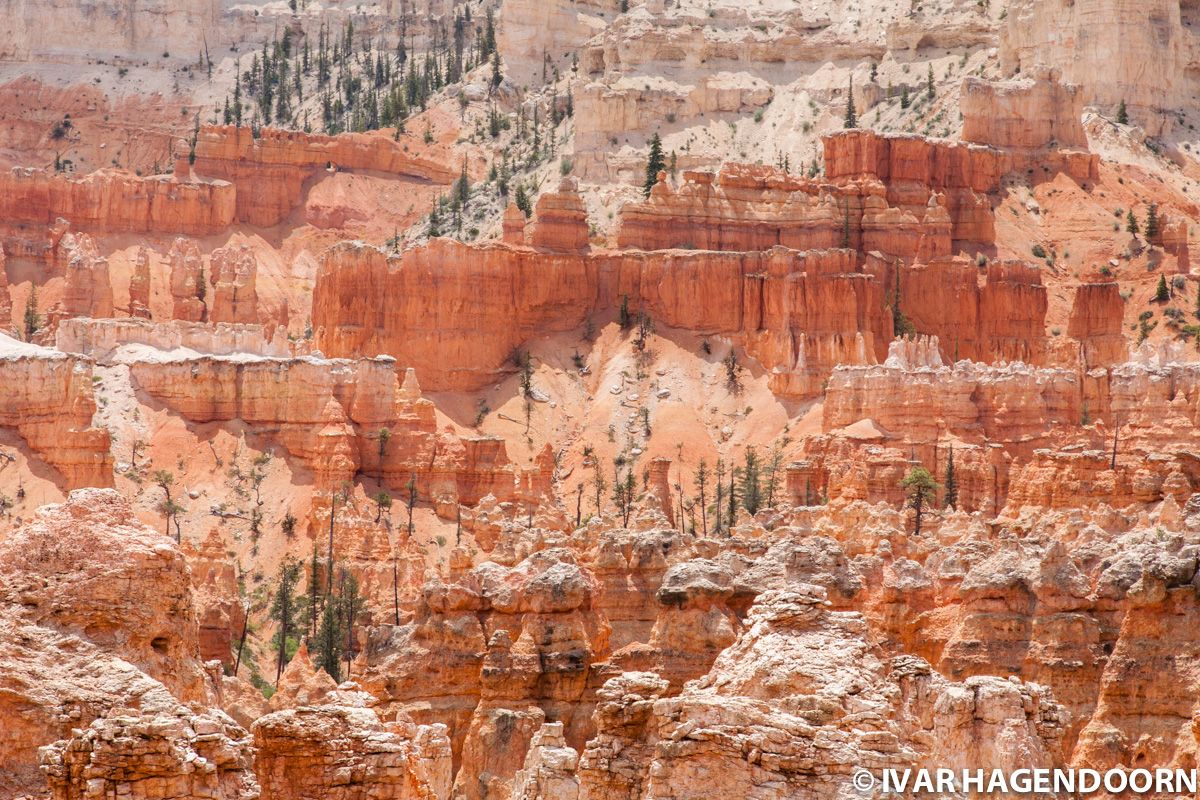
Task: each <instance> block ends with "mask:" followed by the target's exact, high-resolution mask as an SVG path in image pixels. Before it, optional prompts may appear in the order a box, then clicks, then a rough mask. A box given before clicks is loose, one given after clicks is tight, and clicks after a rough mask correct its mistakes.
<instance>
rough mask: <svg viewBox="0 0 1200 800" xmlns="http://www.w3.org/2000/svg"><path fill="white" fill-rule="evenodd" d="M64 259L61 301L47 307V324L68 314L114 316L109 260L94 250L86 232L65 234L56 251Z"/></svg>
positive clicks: (94, 245)
mask: <svg viewBox="0 0 1200 800" xmlns="http://www.w3.org/2000/svg"><path fill="white" fill-rule="evenodd" d="M55 254H56V256H57V257H58V259H59V261H61V262H65V263H63V264H62V265H61V266H62V271H63V273H64V275H65V276H66V286H65V287H64V289H63V296H62V301H61V302H60V303H59V304H58V305H56V306H55V307H54V308H52V309H51V310H50V313H49V315H48V317H49V322H50V325H51V326H52V327H53V326H56V325H57V324H58V322H59V321H61V320H63V319H70V318H71V317H93V318H104V317H111V316H113V292H112V282H111V281H110V279H109V275H108V260H107V259H105V258H102V257H101V256H100V254H99V253H98V252H97V251H96V243H95V242H94V241H93V240H92V237H90V236H88V235H87V234H67V235H66V236H63V238H62V239H61V240H59V246H58V248H57V249H56V251H55Z"/></svg>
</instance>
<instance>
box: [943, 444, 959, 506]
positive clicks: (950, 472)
mask: <svg viewBox="0 0 1200 800" xmlns="http://www.w3.org/2000/svg"><path fill="white" fill-rule="evenodd" d="M946 508H958V478H957V477H956V476H955V474H954V447H953V446H951V447H950V457H949V458H948V459H947V460H946Z"/></svg>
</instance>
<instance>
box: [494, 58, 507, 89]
mask: <svg viewBox="0 0 1200 800" xmlns="http://www.w3.org/2000/svg"><path fill="white" fill-rule="evenodd" d="M503 82H504V75H503V74H501V72H500V51H499V50H493V51H492V89H499V88H500V84H501V83H503Z"/></svg>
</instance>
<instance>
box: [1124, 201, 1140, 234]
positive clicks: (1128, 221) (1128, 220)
mask: <svg viewBox="0 0 1200 800" xmlns="http://www.w3.org/2000/svg"><path fill="white" fill-rule="evenodd" d="M1125 230H1126V231H1128V232H1129V233H1132V234H1133V235H1134V236H1137V233H1138V221H1137V217H1135V216H1134V215H1133V209H1132V208H1131V209H1129V213H1128V214H1126V215H1125Z"/></svg>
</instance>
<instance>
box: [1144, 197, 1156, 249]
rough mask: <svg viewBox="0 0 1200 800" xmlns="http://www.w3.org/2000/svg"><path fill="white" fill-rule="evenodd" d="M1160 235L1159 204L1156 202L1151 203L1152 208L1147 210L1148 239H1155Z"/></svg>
mask: <svg viewBox="0 0 1200 800" xmlns="http://www.w3.org/2000/svg"><path fill="white" fill-rule="evenodd" d="M1157 237H1158V206H1157V205H1155V204H1154V203H1151V204H1150V208H1149V209H1148V210H1147V211H1146V239H1147V240H1150V239H1155V238H1157Z"/></svg>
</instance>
